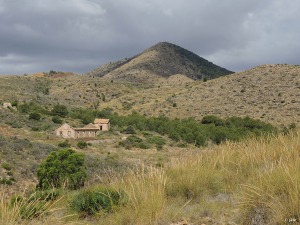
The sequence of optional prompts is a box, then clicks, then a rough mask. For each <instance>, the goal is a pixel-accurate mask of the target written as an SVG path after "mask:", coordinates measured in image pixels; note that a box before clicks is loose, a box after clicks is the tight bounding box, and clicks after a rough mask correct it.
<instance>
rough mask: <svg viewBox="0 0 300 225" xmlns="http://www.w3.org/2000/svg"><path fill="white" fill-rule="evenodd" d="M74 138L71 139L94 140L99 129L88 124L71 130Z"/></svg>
mask: <svg viewBox="0 0 300 225" xmlns="http://www.w3.org/2000/svg"><path fill="white" fill-rule="evenodd" d="M73 129H74V131H75V136H74V137H73V138H94V137H96V135H97V133H98V131H99V128H98V127H96V126H95V125H94V124H92V123H90V124H88V125H86V126H84V127H82V128H73Z"/></svg>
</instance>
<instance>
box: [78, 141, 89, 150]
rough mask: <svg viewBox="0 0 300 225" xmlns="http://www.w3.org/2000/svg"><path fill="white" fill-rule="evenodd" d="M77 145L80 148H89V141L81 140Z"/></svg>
mask: <svg viewBox="0 0 300 225" xmlns="http://www.w3.org/2000/svg"><path fill="white" fill-rule="evenodd" d="M77 147H78V148H80V149H84V148H87V143H86V142H85V141H79V142H78V143H77Z"/></svg>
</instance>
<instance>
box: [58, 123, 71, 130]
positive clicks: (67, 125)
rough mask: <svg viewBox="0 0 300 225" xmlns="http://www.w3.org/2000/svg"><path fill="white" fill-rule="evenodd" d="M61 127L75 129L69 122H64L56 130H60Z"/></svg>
mask: <svg viewBox="0 0 300 225" xmlns="http://www.w3.org/2000/svg"><path fill="white" fill-rule="evenodd" d="M60 129H74V128H73V127H71V126H70V125H69V124H67V123H64V124H63V125H61V126H60V127H58V128H57V129H56V130H60Z"/></svg>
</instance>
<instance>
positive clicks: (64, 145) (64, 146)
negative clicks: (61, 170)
mask: <svg viewBox="0 0 300 225" xmlns="http://www.w3.org/2000/svg"><path fill="white" fill-rule="evenodd" d="M58 147H61V148H70V147H71V144H70V143H69V141H68V140H65V141H64V142H60V143H59V144H58Z"/></svg>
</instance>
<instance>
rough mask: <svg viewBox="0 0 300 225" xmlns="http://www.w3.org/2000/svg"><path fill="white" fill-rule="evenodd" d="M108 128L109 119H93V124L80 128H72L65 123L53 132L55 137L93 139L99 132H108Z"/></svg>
mask: <svg viewBox="0 0 300 225" xmlns="http://www.w3.org/2000/svg"><path fill="white" fill-rule="evenodd" d="M109 128H110V123H109V119H95V121H94V124H92V123H90V124H88V125H86V126H84V127H81V128H73V127H71V126H70V125H69V124H67V123H65V124H63V125H62V126H60V127H59V128H57V129H56V130H55V135H56V136H58V137H62V138H95V137H96V135H97V134H98V133H100V131H108V130H109Z"/></svg>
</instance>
